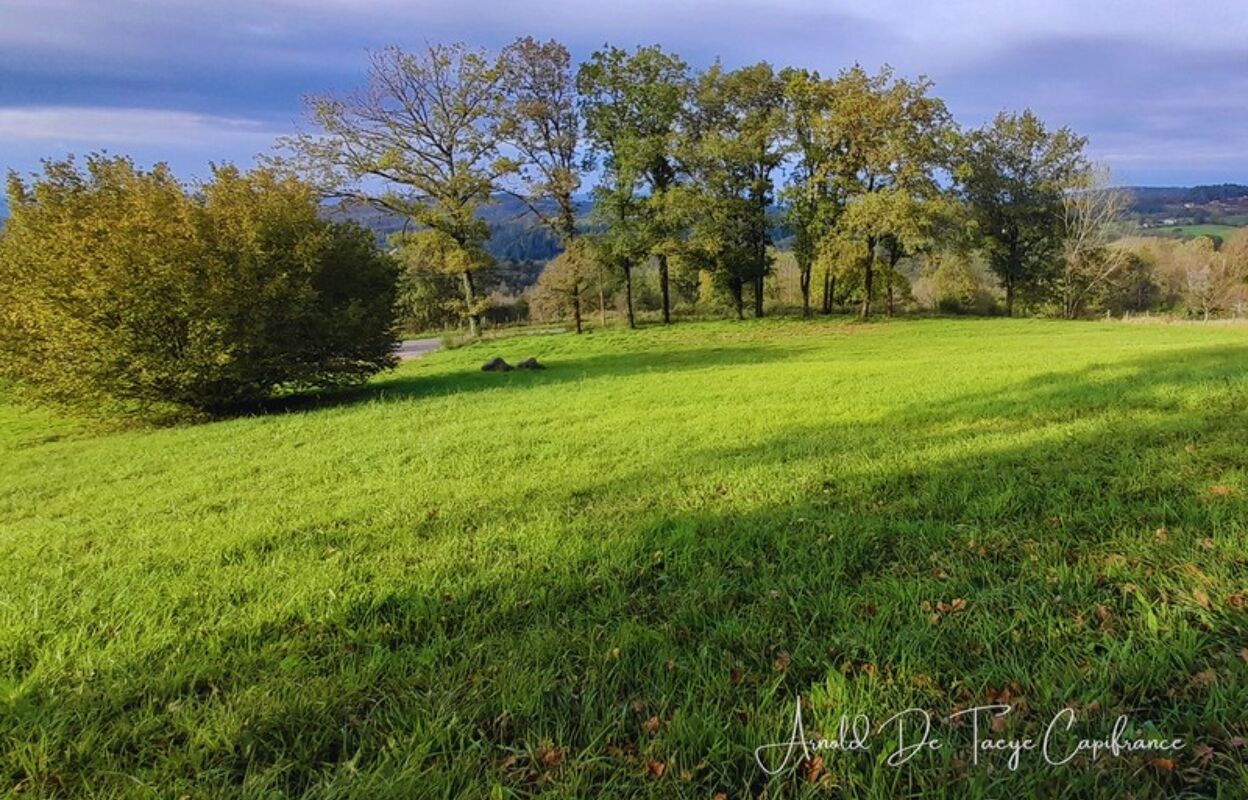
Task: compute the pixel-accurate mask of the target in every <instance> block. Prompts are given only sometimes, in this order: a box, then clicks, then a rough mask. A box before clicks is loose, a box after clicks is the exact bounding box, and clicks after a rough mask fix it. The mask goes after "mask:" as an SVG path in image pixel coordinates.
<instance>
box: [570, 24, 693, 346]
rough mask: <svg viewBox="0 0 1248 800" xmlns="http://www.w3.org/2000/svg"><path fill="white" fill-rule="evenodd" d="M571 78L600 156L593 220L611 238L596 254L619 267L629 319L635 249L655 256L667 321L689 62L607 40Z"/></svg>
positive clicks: (659, 50) (656, 50) (654, 49)
mask: <svg viewBox="0 0 1248 800" xmlns="http://www.w3.org/2000/svg"><path fill="white" fill-rule="evenodd" d="M576 84H577V89H578V91H579V92H580V95H581V113H582V116H583V117H584V120H585V131H586V135H587V137H588V139H589V141H590V143H591V144H592V146H593V148H594V150H595V151H596V152H597V153H599V154H601V156H602V181H601V183H600V184H599V186H598V188H597V190H595V197H596V200H597V201H598V202H597V205H600V206H602V211H601V213H598V214H597V215H596V222H597V223H598V224H599V225H600V226H601V227H603V228H605V229H606V231H607V237H606V238H607V239H609V240H610V241H608V242H606V245H607V246H606V247H605V248H603V250H602V252H603V254H604V256H605V257H606V260H607V261H608V262H610V263H612V264H613V265H614V266H617V267H618V268H620V269H621V270H622V271H623V273H624V277H625V290H626V294H627V297H628V298H629V299H628V318H629V325H630V326H631V325H633V324H634V318H633V309H632V300H631V298H632V270H633V268H634V267H635V265H636V261H635V259H636V258H637V257H638V255H640V256H642V257H645V256H651V255H653V256H654V257H655V258H656V259H657V260H658V264H659V286H660V291H661V294H662V310H663V321H664V322H670V321H671V290H670V281H669V276H668V252H669V250H670V246H671V239H672V238H673V236H674V235H675V231H673V229H672V227H673V223H672V221H671V215H670V214H669V213H668V202H667V193H668V191H669V190H670V189H671V188H672V187H673V186H675V185H676V182H677V178H678V171H677V166H676V164H675V162H674V159H673V155H672V151H673V148H674V146H675V141H676V135H677V122H678V120H679V118H680V115H681V110H682V108H683V106H684V104H685V101H686V98H687V96H688V92H689V78H688V67H687V66H686V65H685V62H684V61H682V60H681V59H680V58H679V57H678V56H676V55H673V54H671V53H667V52H665V51H663V49H662V48H660V47H658V46H651V47H639V48H637V49H636V50H635V51H633V52H631V53H630V52H628V51H625V50H622V49H620V48H618V47H609V46H608V47H605V48H603V49H602V50H599V51H597V52H595V53H594V54H593V55H592V56H591V57H590V59H589V61H587V62H586V63H584V64H582V65H581V67H580V70H579V71H578V73H577V79H576ZM625 239H627V240H628V243H626V242H625V241H624V240H625Z"/></svg>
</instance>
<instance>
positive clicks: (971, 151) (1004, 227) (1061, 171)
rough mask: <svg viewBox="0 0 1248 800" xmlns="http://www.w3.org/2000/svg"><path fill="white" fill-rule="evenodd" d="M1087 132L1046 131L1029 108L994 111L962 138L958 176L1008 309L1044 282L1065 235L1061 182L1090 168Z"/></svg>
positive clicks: (1050, 275) (1038, 290) (1066, 184)
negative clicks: (1014, 111) (990, 118)
mask: <svg viewBox="0 0 1248 800" xmlns="http://www.w3.org/2000/svg"><path fill="white" fill-rule="evenodd" d="M1085 144H1086V140H1085V139H1083V138H1082V137H1079V136H1076V135H1075V134H1074V133H1072V132H1071V131H1070V129H1069V128H1060V129H1058V130H1056V131H1052V132H1050V131H1049V130H1048V129H1047V128H1046V127H1045V125H1044V123H1043V122H1041V121H1040V119H1039V118H1038V117H1036V115H1035V114H1033V113H1032V112H1031V111H1030V110H1027V111H1024V112H1023V113H1022V114H1018V115H1014V114H1006V113H1002V114H998V115H997V117H996V119H994V120H993V122H992V123H991V124H990V125H988V126H985V127H983V128H981V129H979V130H977V131H973V132H971V133H970V134H969V135H968V136H967V137H966V141H965V147H964V149H963V153H962V162H961V164H960V165H959V168H958V179H959V183H960V185H961V193H962V197H963V198H964V199H965V201H966V203H967V205H968V207H969V208H970V211H971V214H972V216H973V217H974V219H975V221H976V222H977V224H978V227H979V235H980V237H981V242H982V246H983V250H984V252H985V255H986V256H987V258H988V265H989V267H990V268H991V269H992V271H993V272H994V273H995V274H996V275H997V277H998V278H999V279H1000V280H1001V283H1002V285H1003V286H1004V287H1005V311H1006V314H1013V313H1014V301H1015V298H1016V296H1017V295H1018V294H1019V293H1020V292H1024V293H1030V294H1032V295H1038V294H1041V293H1043V292H1045V291H1047V290H1048V289H1049V287H1050V286H1051V284H1052V283H1053V281H1054V280H1055V279H1056V277H1057V270H1058V267H1059V265H1060V263H1061V249H1062V242H1063V239H1064V235H1065V225H1064V221H1065V204H1064V197H1065V190H1066V188H1067V187H1069V186H1071V185H1074V184H1075V183H1076V181H1077V180H1079V178H1080V176H1081V175H1084V174H1086V173H1087V171H1088V163H1087V160H1086V159H1085V158H1084V155H1083V148H1084V145H1085Z"/></svg>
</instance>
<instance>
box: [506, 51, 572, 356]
mask: <svg viewBox="0 0 1248 800" xmlns="http://www.w3.org/2000/svg"><path fill="white" fill-rule="evenodd" d="M501 62H502V71H503V87H504V89H505V101H504V104H503V110H502V115H501V119H500V121H499V125H498V133H499V137H500V138H501V139H502V141H503V142H505V143H506V144H507V145H509V146H510V147H511V148H512V149H513V150H514V151H515V153H516V159H517V178H518V180H519V184H520V185H519V188H518V189H517V190H513V191H512V193H513V194H516V195H517V196H519V197H520V198H521V199H522V200H524V202H525V203H526V204H527V205H528V207H529V210H530V211H531V212H532V213H533V214H534V215H536V216H537V217H538V218H539V219H540V220H541V221H542V222H543V223H544V224H545V225H547V226H548V227H549V228H550V229H551V230H552V231H553V232H554V233H555V235H556V237H558V239H559V242H560V245H561V246H562V247H563V248H565V250H566V249H567V248H570V247H571V246H572V243H573V240H574V238H575V237H576V199H575V195H576V192H577V190H578V189H579V188H580V186H581V168H582V166H583V164H582V161H581V157H580V153H579V151H578V143H579V138H580V126H581V121H580V115H579V114H578V112H577V104H576V100H577V98H576V84H575V81H574V79H573V76H572V70H571V64H572V57H571V55H570V54H569V53H568V49H567V48H566V47H564V46H563V45H562V44H560V43H559V42H556V41H553V40H552V41H549V42H538V41H536V40H535V39H532V38H529V37H525V38H522V39H517V40H516V41H515V42H513V43H512V44H511V45H509V46H508V47H507V48H506V49H504V50H503V53H502V59H501ZM568 273H569V270H568V268H567V265H566V264H564V265H563V266H562V267H560V268H559V274H558V275H556V276H552V281H553V284H554V285H558V286H563V287H566V288H567V289H568V290H569V292H570V294H569V295H568V297H567V300H568V302H569V304H570V305H571V307H572V310H573V318H574V319H575V321H576V332H577V333H580V332H581V289H582V286H581V283H582V282H581V280H579V279H578V280H572V281H568V280H566V278H567V274H568Z"/></svg>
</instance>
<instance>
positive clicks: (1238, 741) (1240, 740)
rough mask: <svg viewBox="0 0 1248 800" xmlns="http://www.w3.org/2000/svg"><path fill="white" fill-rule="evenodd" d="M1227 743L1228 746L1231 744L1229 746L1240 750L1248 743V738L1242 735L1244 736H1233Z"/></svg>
mask: <svg viewBox="0 0 1248 800" xmlns="http://www.w3.org/2000/svg"><path fill="white" fill-rule="evenodd" d="M1226 744H1227V746H1229V747H1231V748H1233V749H1235V750H1238V749H1239V748H1241V747H1243V746H1244V745H1248V739H1245V738H1244V737H1242V736H1233V737H1231V739H1230V741H1228V742H1227V743H1226Z"/></svg>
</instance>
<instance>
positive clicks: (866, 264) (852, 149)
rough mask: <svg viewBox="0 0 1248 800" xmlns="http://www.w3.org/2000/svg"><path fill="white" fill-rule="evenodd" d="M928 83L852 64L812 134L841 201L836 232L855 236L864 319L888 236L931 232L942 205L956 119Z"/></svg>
mask: <svg viewBox="0 0 1248 800" xmlns="http://www.w3.org/2000/svg"><path fill="white" fill-rule="evenodd" d="M931 86H932V84H931V82H930V81H928V80H926V79H923V78H920V79H918V80H915V81H907V80H902V79H895V78H894V77H893V73H892V70H891V69H890V68H888V67H885V68H884V69H883V70H881V71H880V72H879V73H877V74H875V75H870V74H868V73H867V72H866V71H865V70H863V69H862V68H861V67H858V66H855V67H852V68H850V69H848V70H845V71H843V72H842V73H841V74H840V75H839V76H838V77H837V79H836V81H835V82H834V85H833V87H832V90H831V94H832V98H831V113H829V114H827V115H826V116H822V117H820V118H818V119H817V120H815V130H814V135H815V136H818V137H821V138H822V139H824V141H825V146H826V147H827V148H828V150H829V152H830V156H829V160H828V166H827V170H828V171H829V173H830V175H831V180H832V182H833V185H834V187H835V191H836V192H837V194H839V196H840V197H842V198H843V200H844V208H843V211H842V212H841V214H840V215H839V217H838V219H837V222H836V226H835V228H834V230H833V231H832V233H831V236H833V237H836V238H840V239H841V240H843V241H848V242H852V243H854V245H855V249H856V251H857V259H858V260H859V267H858V270H859V272H860V274H861V278H862V304H861V307H860V310H859V313H860V315H861V316H862V317H864V318H865V317H869V316H870V315H871V305H872V300H873V295H874V293H875V290H876V288H875V272H876V268H875V267H876V258H877V249H878V247H879V245H880V243H881V242H882V241H884V240H885V239H886V237H892V238H893V239H894V240H896V242H898V243H900V244H902V245H903V246H904V244H905V243H906V242H908V241H912V240H916V239H920V238H922V237H924V236H926V228H927V220H928V218H929V217H930V216H932V214H931V212H932V211H934V210H935V209H936V208H938V207H939V203H938V201H939V198H940V185H939V181H938V179H937V172H938V170H939V169H940V168H942V167H944V166H947V164H948V161H949V151H950V145H951V140H952V136H953V123H952V119H951V118H950V116H949V112H948V111H947V110H946V108H945V104H944V102H943V101H942V100H940V99H939V98H936V97H932V96H930V95H929V94H928V92H929V91H930V89H931Z"/></svg>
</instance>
